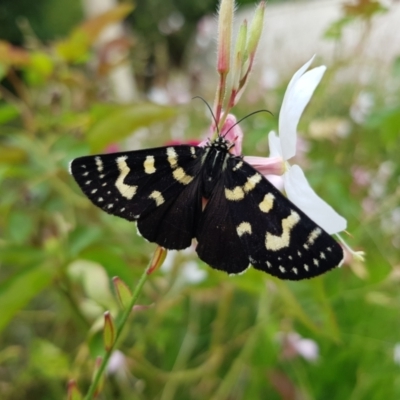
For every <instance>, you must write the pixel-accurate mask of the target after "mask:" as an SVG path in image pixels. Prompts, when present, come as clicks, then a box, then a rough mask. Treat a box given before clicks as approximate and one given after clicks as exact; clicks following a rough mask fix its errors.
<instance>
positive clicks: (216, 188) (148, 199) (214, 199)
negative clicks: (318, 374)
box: [70, 134, 343, 280]
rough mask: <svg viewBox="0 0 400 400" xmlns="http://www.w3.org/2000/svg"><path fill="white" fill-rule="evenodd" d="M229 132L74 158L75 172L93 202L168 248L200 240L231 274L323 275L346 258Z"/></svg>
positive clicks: (201, 252)
mask: <svg viewBox="0 0 400 400" xmlns="http://www.w3.org/2000/svg"><path fill="white" fill-rule="evenodd" d="M233 146H234V143H231V142H230V141H228V140H227V139H225V137H224V136H222V135H220V134H219V135H218V137H217V138H216V139H214V140H212V141H209V142H208V144H207V145H206V146H205V147H199V146H190V145H177V146H166V147H158V148H153V149H147V150H138V151H128V152H121V153H114V154H101V155H93V156H85V157H80V158H76V159H74V160H73V161H72V162H71V164H70V173H71V174H72V176H73V177H74V178H75V180H76V182H77V183H78V185H79V186H80V188H81V189H82V191H83V192H84V194H85V195H86V196H87V197H88V198H89V199H90V200H91V201H92V203H93V204H94V205H96V206H98V207H100V208H101V209H102V210H104V211H106V212H107V213H109V214H113V215H116V216H118V217H121V218H124V219H126V220H128V221H136V223H137V229H138V231H139V233H140V234H141V235H142V236H143V237H144V238H145V239H147V240H148V241H150V242H154V243H157V244H158V245H159V246H162V247H164V248H166V249H171V250H172V249H173V250H181V249H185V248H187V247H189V246H190V245H191V244H192V240H193V239H196V241H197V247H196V252H197V254H198V256H199V258H200V259H201V260H203V261H204V262H205V263H207V264H208V265H210V266H211V267H212V268H216V269H218V270H222V271H225V272H227V273H228V274H238V273H241V272H244V271H245V270H246V269H247V268H248V267H249V266H253V267H254V268H256V269H259V270H262V271H265V272H267V273H269V274H271V275H274V276H276V277H278V278H280V279H289V280H300V279H305V278H312V277H314V276H317V275H320V274H322V273H324V272H326V271H328V270H330V269H332V268H334V267H336V266H339V265H340V264H341V262H342V260H343V250H342V248H341V246H340V245H339V244H338V243H337V242H336V241H335V240H334V239H333V238H332V237H331V236H330V235H329V234H328V233H326V232H325V231H324V230H323V229H322V228H321V227H319V226H318V225H316V224H315V223H314V222H313V221H312V220H311V219H310V218H309V217H308V216H307V215H306V214H304V213H303V212H302V211H301V210H300V209H299V208H298V207H296V206H295V205H294V204H293V203H291V202H290V201H289V200H288V199H287V198H286V197H285V196H284V195H283V194H282V193H281V192H280V191H279V190H277V189H276V188H275V187H274V186H273V185H272V184H271V183H270V182H269V181H268V180H267V179H266V178H265V177H264V176H263V175H261V174H260V173H259V172H258V171H257V170H255V169H254V168H253V167H252V166H250V165H249V164H248V163H246V162H245V161H244V160H243V158H242V157H240V156H235V155H233V154H232V153H230V151H229V150H230V149H231V148H232V147H233Z"/></svg>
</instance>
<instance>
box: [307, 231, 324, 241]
mask: <svg viewBox="0 0 400 400" xmlns="http://www.w3.org/2000/svg"><path fill="white" fill-rule="evenodd" d="M321 233H322V231H321V229H320V228H315V229H314V230H313V231H312V232H311V233H310V235H309V236H308V238H307V244H309V245H312V244H313V243H314V242H315V239H317V237H318V236H319V235H320V234H321Z"/></svg>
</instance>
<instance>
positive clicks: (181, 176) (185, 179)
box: [172, 167, 193, 185]
mask: <svg viewBox="0 0 400 400" xmlns="http://www.w3.org/2000/svg"><path fill="white" fill-rule="evenodd" d="M172 175H173V177H174V178H175V179H176V180H177V181H178V182H180V183H182V184H183V185H188V184H189V183H190V182H192V180H193V176H190V175H187V174H186V172H185V171H184V170H183V168H181V167H179V168H176V169H174V172H173V173H172Z"/></svg>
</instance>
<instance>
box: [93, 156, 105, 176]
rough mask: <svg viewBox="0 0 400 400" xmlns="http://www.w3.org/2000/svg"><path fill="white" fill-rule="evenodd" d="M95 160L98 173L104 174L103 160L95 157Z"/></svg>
mask: <svg viewBox="0 0 400 400" xmlns="http://www.w3.org/2000/svg"><path fill="white" fill-rule="evenodd" d="M94 160H95V161H96V166H97V171H99V172H102V171H103V161H101V158H100V157H99V156H97V157H95V158H94Z"/></svg>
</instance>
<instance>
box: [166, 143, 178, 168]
mask: <svg viewBox="0 0 400 400" xmlns="http://www.w3.org/2000/svg"><path fill="white" fill-rule="evenodd" d="M167 160H168V162H169V165H170V166H171V168H176V167H177V165H178V164H177V163H178V154H176V151H175V149H174V148H173V147H167Z"/></svg>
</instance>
